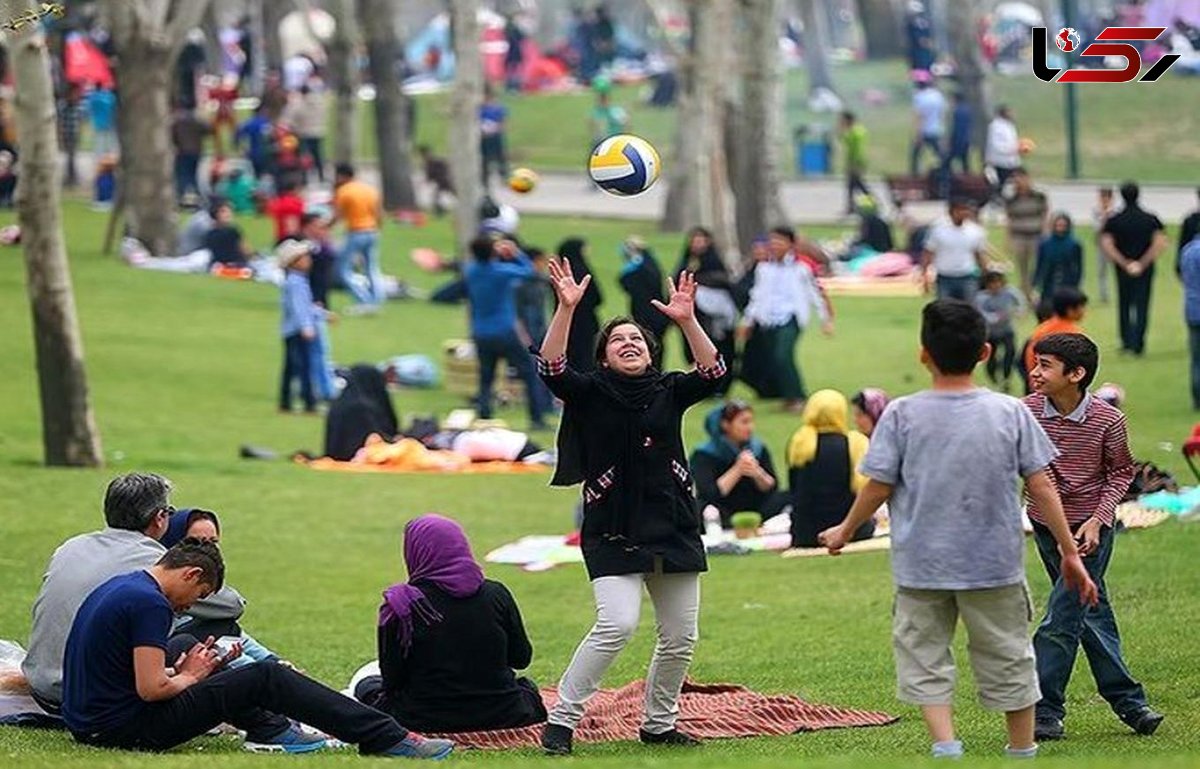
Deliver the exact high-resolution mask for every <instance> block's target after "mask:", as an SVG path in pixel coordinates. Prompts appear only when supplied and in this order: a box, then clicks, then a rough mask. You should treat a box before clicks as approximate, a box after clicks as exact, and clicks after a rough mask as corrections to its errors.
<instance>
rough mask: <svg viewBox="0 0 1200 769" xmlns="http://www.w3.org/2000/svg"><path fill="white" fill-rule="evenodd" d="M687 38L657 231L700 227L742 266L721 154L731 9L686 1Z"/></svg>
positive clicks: (718, 2)
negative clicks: (675, 124) (670, 155)
mask: <svg viewBox="0 0 1200 769" xmlns="http://www.w3.org/2000/svg"><path fill="white" fill-rule="evenodd" d="M688 18H689V21H690V26H691V35H690V39H689V42H688V47H687V51H686V52H684V54H683V56H682V57H681V62H680V63H681V66H680V70H681V73H682V79H681V86H682V87H681V89H680V92H679V106H678V117H677V120H678V126H677V128H676V136H675V148H674V151H673V152H672V160H671V166H670V167H669V168H668V180H669V182H670V186H669V187H668V189H667V201H666V205H665V207H664V209H663V218H662V222H661V228H662V229H663V230H667V231H672V232H674V231H679V230H682V229H684V228H687V227H692V226H702V227H707V228H709V229H710V230H712V232H713V238H714V239H715V240H716V242H717V245H718V246H719V247H720V249H721V251H722V253H723V254H724V256H725V259H726V261H727V262H728V263H729V264H730V266H731V267H734V268H735V269H737V268H739V267H740V262H741V258H740V256H739V249H738V237H737V224H736V212H735V209H734V201H733V193H732V191H731V190H730V187H729V167H728V162H727V158H726V154H725V146H726V145H725V125H726V121H725V110H726V101H727V92H726V78H727V77H728V74H729V68H730V66H731V65H732V55H731V54H732V51H731V46H729V44H728V43H729V40H730V39H731V38H732V34H733V4H732V3H730V2H727V1H726V0H689V2H688Z"/></svg>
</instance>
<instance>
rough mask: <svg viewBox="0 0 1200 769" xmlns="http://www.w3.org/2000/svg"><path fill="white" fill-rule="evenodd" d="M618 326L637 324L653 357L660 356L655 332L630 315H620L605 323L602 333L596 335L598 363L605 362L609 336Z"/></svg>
mask: <svg viewBox="0 0 1200 769" xmlns="http://www.w3.org/2000/svg"><path fill="white" fill-rule="evenodd" d="M617 326H637V329H638V331H641V332H642V337H643V338H644V339H645V340H646V348H647V349H648V350H649V351H650V357H651V359H653V358H657V357H658V345H659V342H658V337H657V336H655V335H654V332H653V331H651V330H650V329H648V328H646V327H645V326H643V325H642V324H641V323H638V322H637V321H636V320H634V319H633V318H631V317H629V316H628V315H618V316H617V317H615V318H613V319H612V320H610V321H609V322H608V323H605V324H604V328H602V329H600V333H599V334H597V335H596V363H603V362H604V353H605V349H606V348H607V347H608V338H609V337H610V336H612V332H613V329H614V328H616V327H617Z"/></svg>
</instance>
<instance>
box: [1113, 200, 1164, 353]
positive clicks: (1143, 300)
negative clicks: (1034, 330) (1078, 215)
mask: <svg viewBox="0 0 1200 769" xmlns="http://www.w3.org/2000/svg"><path fill="white" fill-rule="evenodd" d="M1139 193H1140V190H1139V189H1138V186H1137V184H1135V183H1134V182H1125V183H1124V184H1122V185H1121V200H1123V201H1124V203H1125V208H1124V209H1123V210H1122V211H1121V212H1120V213H1118V214H1115V215H1114V216H1112V217H1110V218H1109V219H1108V221H1107V222H1105V223H1104V231H1103V233H1102V234H1101V236H1100V247H1101V248H1102V249H1104V253H1105V254H1107V255H1108V258H1109V260H1111V261H1112V263H1113V264H1115V265H1116V266H1117V319H1118V326H1119V329H1120V333H1121V351H1122V352H1126V353H1132V354H1133V355H1138V356H1141V355H1143V354H1144V353H1145V352H1146V330H1147V328H1148V327H1149V325H1150V289H1151V288H1153V286H1154V262H1155V261H1156V260H1157V259H1158V257H1159V255H1160V254H1161V253H1162V252H1163V250H1164V249H1165V248H1166V247H1167V233H1166V230H1165V228H1164V227H1163V223H1162V220H1160V219H1159V218H1158V217H1157V216H1155V215H1154V214H1152V213H1150V212H1149V211H1147V210H1146V209H1144V208H1142V207H1141V206H1140V205H1139V204H1138V196H1139Z"/></svg>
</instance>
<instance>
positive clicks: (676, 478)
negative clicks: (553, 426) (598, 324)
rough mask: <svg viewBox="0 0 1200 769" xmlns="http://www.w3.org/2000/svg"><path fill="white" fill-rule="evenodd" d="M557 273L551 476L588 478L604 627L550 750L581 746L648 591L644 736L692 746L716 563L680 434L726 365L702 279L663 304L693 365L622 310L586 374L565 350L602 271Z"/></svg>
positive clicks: (555, 720)
mask: <svg viewBox="0 0 1200 769" xmlns="http://www.w3.org/2000/svg"><path fill="white" fill-rule="evenodd" d="M550 278H551V281H552V282H553V284H554V291H555V293H556V294H557V295H558V308H557V309H556V310H555V312H554V317H553V318H552V319H551V321H550V327H549V330H548V331H547V333H546V339H545V341H544V342H543V343H542V349H541V355H540V357H539V359H538V367H539V369H540V372H541V375H542V379H543V380H544V381H545V382H546V385H547V386H548V387H549V388H550V390H551V392H553V393H554V394H555V395H556V396H558V397H559V398H560V399H562V401H563V416H562V422H561V424H560V426H559V432H558V467H557V468H556V469H555V474H554V479H553V480H552V484H553V485H556V486H573V485H575V484H577V483H582V484H583V490H582V495H583V502H584V516H583V527H582V533H581V535H582V542H581V546H582V550H583V558H584V563H585V564H586V565H587V570H588V577H589V578H590V579H591V580H592V590H593V592H594V594H595V599H596V624H595V625H594V626H593V627H592V629H591V631H590V632H589V633H588V635H587V637H586V638H584V640H583V642H582V643H581V644H580V646H579V649H578V650H577V651H576V652H575V657H574V659H573V660H572V661H571V664H570V666H569V667H568V668H567V671H566V672H565V673H564V674H563V677H562V681H561V682H560V683H559V689H558V691H559V696H560V699H559V703H558V704H557V705H556V706H555V707H554V709H553V710H552V711H551V712H550V715H549V718H548V724H547V726H546V729H545V730H544V732H543V734H542V747H543V748H544V749H545V750H546V752H548V753H551V754H566V753H570V752H571V743H572V737H573V735H574V730H575V728H576V727H577V726H578V725H579V722H580V719H581V718H582V717H583V715H584V709H585V706H586V704H587V702H588V700H589V699H591V697H592V695H594V694H595V693H596V690H597V689H598V688H599V686H600V681H601V679H602V678H603V676H604V673H605V671H606V670H608V668H609V666H610V665H612V663H613V661H614V660H615V659H616V657H617V655H618V654H619V653H620V651H621V650H622V649H623V648H624V647H625V645H626V644H627V643H628V642H629V640H630V638H632V636H633V634H634V632H635V631H636V630H637V625H638V616H639V614H640V612H641V605H642V591H643V589H644V590H647V591H648V592H649V593H650V597H651V600H652V601H653V603H654V610H655V617H656V619H657V626H658V644H657V646H656V647H655V652H654V661H653V662H651V664H650V672H649V675H648V676H647V681H646V690H647V695H646V718H645V721H644V722H643V724H642V728H641V734H640V736H641V740H642V742H644V743H647V744H667V745H695V744H697V741H696V740H695V739H694V738H693V737H690V736H689V735H686V734H684V733H683V732H680V731H679V730H678V729H677V728H676V726H675V723H676V719H677V718H678V714H679V707H678V705H679V693H680V689H681V687H682V686H683V679H684V676H685V675H686V674H687V669H688V665H689V664H690V662H691V659H692V649H693V647H694V646H695V643H696V636H697V619H698V615H699V609H700V572H703V571H705V570H706V569H707V562H706V560H705V554H704V545H703V543H702V542H701V541H700V518H699V515H698V514H697V510H696V507H695V505H696V502H695V498H694V497H693V496H692V478H691V474H690V472H689V471H688V466H687V459H686V456H685V454H684V448H683V436H682V435H681V432H682V429H681V428H682V421H683V414H684V412H685V411H686V410H687V409H688V408H689V407H690V406H692V405H693V404H695V403H698V402H700V401H701V400H703V399H705V398H707V397H710V396H712V395H713V394H715V393H716V391H717V389H718V387H720V385H721V384H722V380H723V379H724V377H725V373H726V369H725V362H724V361H723V360H722V359H721V356H720V355H719V354H718V353H717V348H716V347H715V346H714V345H713V343H712V341H711V340H710V339H709V338H708V336H707V335H706V334H705V333H704V330H703V329H702V328H701V327H700V323H699V322H698V321H697V320H696V313H695V296H696V280H695V278H694V277H693V275H692V274H691V273H690V272H684V273H683V274H681V275H680V276H679V285H678V286H676V285H675V283H674V282H673V281H672V282H671V283H670V288H671V291H670V301H669V302H668V303H667V304H663V303H662V302H659V301H657V300H656V301H654V302H652V305H653V306H654V307H656V308H657V309H658V310H659V312H662V313H663V314H664V315H666V316H667V317H668V318H670V319H671V320H673V321H674V322H675V323H676V324H677V325H678V326H679V328H680V330H681V331H682V332H683V336H684V338H685V339H686V340H687V343H688V346H689V348H690V349H691V351H692V355H693V357H694V358H695V361H696V369H695V370H694V371H690V372H688V373H683V372H671V373H665V374H664V373H662V372H660V371H658V370H656V369H655V368H654V367H653V365H652V363H651V361H652V360H653V348H654V346H655V345H656V344H657V341H656V340H655V339H654V337H653V335H651V334H650V332H648V331H646V330H645V329H643V328H642V327H641V326H639V325H638V324H637V323H635V322H633V320H631V319H629V318H615V319H613V320H611V321H609V322H608V324H607V325H606V326H605V327H604V328H603V329H602V330H601V332H600V336H599V339H598V340H597V343H596V346H595V350H594V352H593V360H594V361H595V363H594V366H595V369H594V370H593V371H591V372H590V373H586V374H585V373H581V372H579V371H578V370H576V369H575V368H574V367H572V366H570V365H568V364H567V360H568V349H567V348H568V340H569V339H572V334H571V325H572V321H573V319H574V315H575V309H576V307H578V306H579V305H580V303H581V302H582V301H584V297H585V296H586V295H587V290H588V286H589V285H590V284H591V276H584V277H583V279H582V280H578V281H577V280H576V279H575V276H574V274H573V271H572V268H571V264H570V262H568V261H564V260H558V261H555V262H552V263H551V265H550ZM578 356H579V352H578V351H576V352H575V353H574V354H572V355H571V357H572V358H577V357H578Z"/></svg>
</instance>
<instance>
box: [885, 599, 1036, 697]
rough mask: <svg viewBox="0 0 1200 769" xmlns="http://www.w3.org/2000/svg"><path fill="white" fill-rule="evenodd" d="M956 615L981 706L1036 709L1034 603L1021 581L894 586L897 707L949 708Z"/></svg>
mask: <svg viewBox="0 0 1200 769" xmlns="http://www.w3.org/2000/svg"><path fill="white" fill-rule="evenodd" d="M959 617H962V621H963V624H964V625H966V626H967V639H968V640H967V651H968V652H969V654H970V657H971V669H972V670H973V671H974V673H975V683H976V685H977V686H978V687H979V701H980V702H981V703H982V704H983V706H984V707H985V708H988V709H989V710H999V711H1003V712H1011V711H1014V710H1022V709H1024V708H1027V707H1030V706H1032V705H1035V704H1037V701H1038V700H1039V699H1041V691H1040V690H1039V689H1038V681H1037V666H1036V664H1035V661H1034V656H1033V641H1032V639H1031V638H1030V635H1029V623H1030V622H1032V621H1033V602H1032V600H1031V599H1030V597H1029V588H1028V587H1027V586H1026V585H1025V583H1021V584H1019V585H1009V586H1006V587H996V588H988V589H985V590H916V589H912V588H905V587H901V588H897V590H896V602H895V606H894V608H893V610H892V647H893V649H894V650H895V653H896V691H897V696H899V698H900V699H901V701H903V702H908V703H911V704H913V705H949V704H951V703H952V702H953V700H954V681H955V667H954V655H953V653H952V652H951V644H952V643H953V641H954V631H955V627H956V626H957V624H958V618H959Z"/></svg>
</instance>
